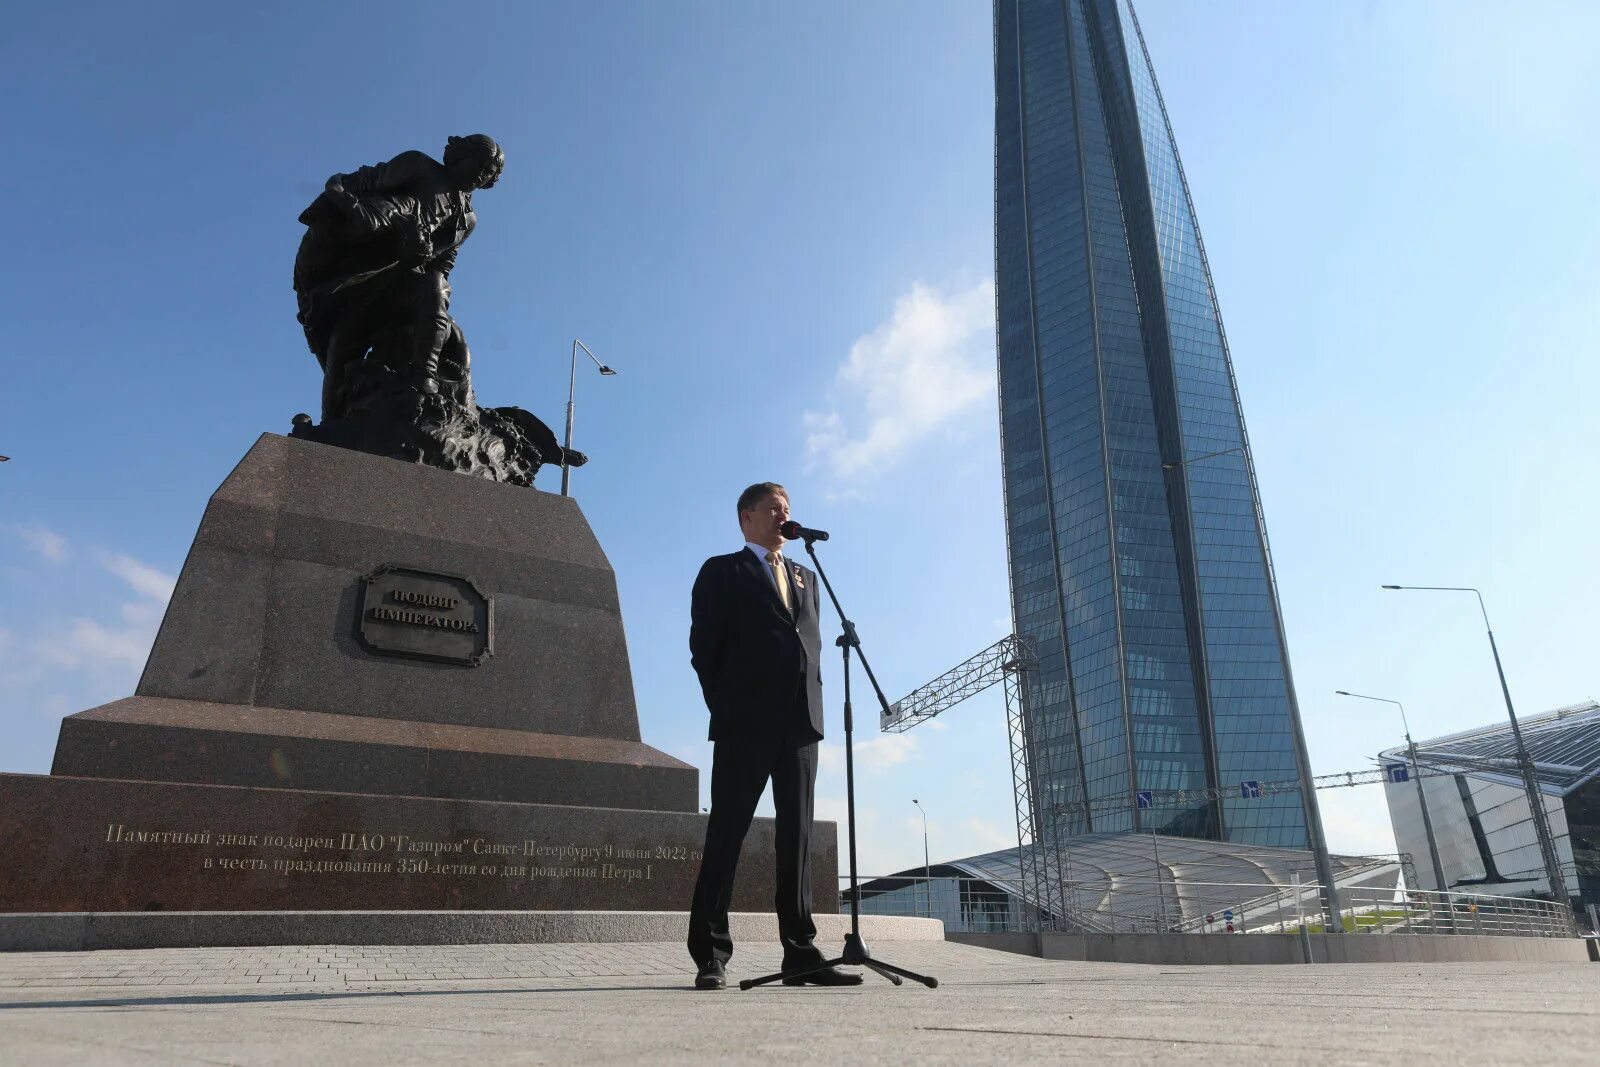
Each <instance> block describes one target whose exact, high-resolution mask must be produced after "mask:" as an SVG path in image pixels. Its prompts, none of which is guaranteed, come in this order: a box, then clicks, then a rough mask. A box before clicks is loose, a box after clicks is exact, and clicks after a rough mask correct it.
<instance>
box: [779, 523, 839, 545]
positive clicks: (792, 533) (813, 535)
mask: <svg viewBox="0 0 1600 1067" xmlns="http://www.w3.org/2000/svg"><path fill="white" fill-rule="evenodd" d="M778 532H779V533H781V534H783V536H785V537H787V538H788V539H789V540H791V541H798V540H800V539H801V538H805V539H806V540H807V541H826V540H827V539H828V531H826V530H811V529H807V528H806V527H804V526H801V525H800V524H799V523H798V522H795V521H794V520H793V519H790V520H789V521H788V522H786V523H784V524H783V525H782V526H780V527H778Z"/></svg>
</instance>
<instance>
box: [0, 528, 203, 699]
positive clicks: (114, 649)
mask: <svg viewBox="0 0 1600 1067" xmlns="http://www.w3.org/2000/svg"><path fill="white" fill-rule="evenodd" d="M100 565H101V566H102V567H104V568H105V569H106V570H108V571H110V572H111V573H112V574H115V575H116V576H117V577H119V578H121V579H122V580H123V581H125V582H127V583H128V586H129V588H131V589H132V590H133V591H134V593H135V594H137V596H138V599H137V600H132V601H125V602H123V603H122V604H119V605H118V606H117V615H118V621H116V622H102V621H100V620H97V619H86V618H74V619H72V620H71V621H70V622H69V623H68V624H67V632H66V633H65V634H57V635H52V636H47V637H42V638H40V639H39V640H37V641H35V642H34V643H33V649H32V657H33V659H34V662H35V663H36V664H46V665H50V666H54V667H61V668H78V667H87V668H89V669H90V670H92V671H95V672H97V673H109V672H121V671H124V670H126V669H127V668H129V667H133V668H136V669H137V668H139V667H142V666H144V661H145V658H146V657H147V656H149V654H150V646H151V645H152V644H154V643H155V638H156V630H157V629H158V628H159V627H160V625H161V616H162V613H163V612H164V611H165V610H166V605H167V600H168V599H169V598H170V597H171V596H172V590H173V587H174V586H175V585H176V584H177V580H176V579H175V578H173V577H172V576H171V575H169V574H167V573H166V572H164V571H161V570H157V569H156V568H155V567H152V566H150V565H149V564H147V563H141V562H140V561H139V560H136V559H134V558H133V557H131V556H122V555H104V556H102V557H101V559H100ZM0 650H3V647H0Z"/></svg>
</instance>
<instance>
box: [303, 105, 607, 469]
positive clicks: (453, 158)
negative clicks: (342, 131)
mask: <svg viewBox="0 0 1600 1067" xmlns="http://www.w3.org/2000/svg"><path fill="white" fill-rule="evenodd" d="M504 167H505V155H504V154H503V153H502V152H501V151H500V146H499V145H497V144H495V143H494V141H493V140H492V139H491V138H489V137H486V136H484V135H483V134H481V133H478V134H473V135H472V136H470V137H452V138H450V140H449V143H448V144H446V146H445V150H444V162H443V163H439V162H437V161H435V160H433V159H432V158H430V157H429V156H427V155H425V154H423V153H421V152H402V153H400V154H399V155H398V156H395V157H394V158H393V159H391V160H390V161H389V162H387V163H380V164H378V165H377V166H373V167H362V168H361V169H360V170H358V171H355V172H354V173H351V174H335V175H334V176H333V177H331V178H329V179H328V184H327V186H326V188H325V189H324V190H323V192H322V194H321V195H320V196H318V197H317V199H316V200H315V201H313V202H312V204H311V206H310V207H308V208H306V209H305V211H304V212H303V213H302V214H301V215H300V221H301V222H303V223H305V225H306V226H307V230H306V233H305V236H304V237H303V238H302V239H301V241H300V253H299V255H298V256H296V257H295V261H294V291H295V295H296V296H297V297H298V299H299V304H300V315H299V318H300V323H301V325H302V326H304V327H305V331H306V341H307V342H308V343H309V344H310V345H311V351H312V353H313V354H314V355H315V356H316V357H317V362H318V363H320V364H321V365H322V372H323V377H322V421H321V423H313V422H312V420H311V417H310V416H309V415H297V416H295V419H294V429H293V430H292V431H291V433H292V435H293V436H295V437H299V438H302V439H305V440H310V441H317V442H320V443H322V444H328V445H336V446H339V447H341V448H352V449H356V450H358V451H362V452H370V453H373V454H375V455H380V456H388V457H391V458H394V459H402V460H406V461H409V462H412V463H424V464H428V465H429V466H434V467H442V468H444V469H445V470H453V471H460V472H462V473H465V474H472V475H476V476H478V477H481V478H489V479H492V480H494V481H500V482H510V483H512V484H514V485H525V486H531V485H532V484H533V479H534V476H535V475H536V474H538V471H539V467H540V466H541V465H543V464H546V463H561V464H565V465H566V466H571V467H577V466H582V465H583V463H584V462H585V460H586V457H585V456H584V455H583V454H582V453H581V452H575V451H570V450H567V449H563V448H562V446H561V445H560V444H559V443H558V442H557V441H556V437H555V434H554V433H552V432H551V430H550V427H548V426H546V425H545V424H544V423H543V422H541V421H539V419H537V418H535V417H534V416H533V415H532V414H531V413H530V412H527V411H524V410H523V409H522V408H519V407H497V408H484V407H479V406H478V402H477V397H475V396H474V395H473V392H472V357H471V355H470V354H469V353H468V351H467V344H466V341H465V339H464V338H463V337H462V335H461V327H460V326H458V325H456V323H455V321H454V320H453V319H452V318H451V317H450V280H449V279H450V271H451V268H453V267H454V266H455V265H456V253H457V251H459V249H460V248H461V245H462V243H463V242H465V241H466V239H467V238H468V237H470V236H471V235H472V229H473V227H474V226H475V225H476V224H477V216H475V215H474V214H473V212H472V193H473V191H474V190H477V189H487V188H489V187H490V186H492V185H493V184H494V183H495V181H496V180H497V179H498V178H499V177H500V172H501V170H503V169H504Z"/></svg>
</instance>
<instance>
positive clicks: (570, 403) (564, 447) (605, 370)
mask: <svg viewBox="0 0 1600 1067" xmlns="http://www.w3.org/2000/svg"><path fill="white" fill-rule="evenodd" d="M580 348H581V349H583V351H584V354H585V355H587V356H588V357H589V358H590V359H591V360H593V361H594V365H595V366H596V367H598V368H599V369H600V373H601V374H603V375H605V376H606V377H610V376H612V375H614V374H616V373H617V372H616V371H614V370H612V369H611V368H610V367H608V366H606V365H605V364H604V363H601V362H600V360H599V359H598V358H597V357H596V356H595V354H594V353H593V352H590V351H589V346H588V345H586V344H584V343H583V342H582V341H580V340H578V339H577V338H576V337H574V338H573V339H572V371H571V373H570V374H569V375H568V376H567V436H566V439H565V440H563V441H562V442H561V495H562V496H569V495H571V494H569V493H568V492H567V489H568V487H569V486H570V485H571V484H572V468H571V467H570V466H569V465H568V464H567V454H568V453H569V452H571V451H572V412H573V408H574V406H575V404H574V401H575V400H576V398H577V393H578V349H580Z"/></svg>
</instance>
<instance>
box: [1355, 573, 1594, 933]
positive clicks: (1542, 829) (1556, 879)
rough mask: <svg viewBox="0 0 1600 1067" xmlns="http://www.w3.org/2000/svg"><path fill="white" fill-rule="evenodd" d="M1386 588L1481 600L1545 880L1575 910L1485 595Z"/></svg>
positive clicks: (1458, 588)
mask: <svg viewBox="0 0 1600 1067" xmlns="http://www.w3.org/2000/svg"><path fill="white" fill-rule="evenodd" d="M1383 588H1385V589H1402V590H1415V591H1419V592H1429V593H1471V594H1472V595H1473V596H1475V597H1477V598H1478V611H1479V612H1480V613H1482V615H1483V628H1484V629H1485V630H1487V631H1488V633H1489V651H1490V652H1491V653H1493V655H1494V670H1495V673H1496V674H1498V675H1499V676H1500V693H1501V695H1502V696H1504V697H1505V700H1506V717H1507V718H1509V719H1510V720H1511V738H1512V741H1513V742H1514V743H1515V744H1516V746H1517V765H1518V766H1519V767H1520V769H1521V770H1522V788H1523V789H1524V790H1525V791H1526V792H1527V794H1528V814H1529V815H1530V816H1531V817H1532V819H1533V832H1534V834H1535V835H1536V836H1537V837H1538V838H1539V852H1540V855H1541V856H1542V857H1543V859H1544V875H1545V878H1546V879H1547V880H1548V881H1549V882H1550V895H1551V896H1553V897H1555V899H1556V902H1557V903H1559V904H1561V905H1562V906H1564V907H1571V906H1572V898H1571V897H1570V896H1569V895H1568V893H1567V880H1566V878H1565V877H1564V876H1563V875H1562V873H1561V855H1560V853H1558V852H1556V841H1555V837H1554V836H1553V835H1552V834H1551V833H1550V820H1549V819H1548V818H1546V817H1545V811H1544V794H1542V793H1540V792H1539V781H1538V779H1537V778H1535V777H1534V775H1533V757H1532V756H1530V755H1528V746H1527V745H1525V744H1523V742H1522V727H1521V726H1520V725H1518V724H1517V712H1516V709H1515V708H1513V707H1512V706H1511V688H1510V686H1508V685H1506V672H1505V668H1504V667H1502V666H1501V665H1500V648H1499V646H1497V645H1496V644H1495V643H1494V627H1492V626H1490V625H1489V609H1488V608H1486V607H1484V606H1483V594H1482V593H1480V592H1479V591H1478V590H1476V589H1474V588H1473V587H1472V586H1470V585H1385V586H1384V587H1383Z"/></svg>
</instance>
